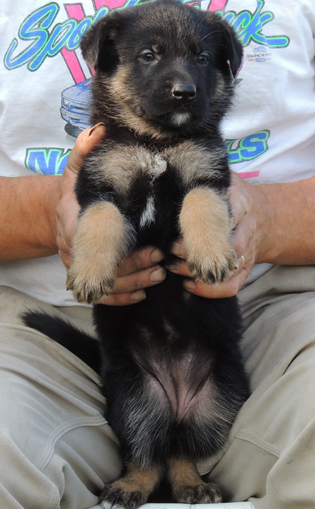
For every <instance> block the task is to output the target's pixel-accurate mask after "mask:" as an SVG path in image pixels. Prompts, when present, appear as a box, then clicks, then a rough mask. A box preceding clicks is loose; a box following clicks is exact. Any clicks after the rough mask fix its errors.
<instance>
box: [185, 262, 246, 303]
mask: <svg viewBox="0 0 315 509" xmlns="http://www.w3.org/2000/svg"><path fill="white" fill-rule="evenodd" d="M247 276H248V272H247V271H246V269H241V270H240V272H239V273H238V274H236V275H235V276H232V277H231V278H230V279H229V280H228V281H224V282H223V283H218V284H213V285H207V284H205V283H201V282H200V281H195V280H193V279H186V280H185V281H184V287H185V288H186V290H188V291H189V292H191V293H193V294H194V295H199V296H200V297H205V298H207V299H223V298H226V297H234V296H235V295H236V294H237V293H238V292H239V290H240V289H241V288H242V287H243V285H244V282H245V279H246V278H247Z"/></svg>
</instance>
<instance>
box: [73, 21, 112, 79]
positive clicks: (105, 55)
mask: <svg viewBox="0 0 315 509" xmlns="http://www.w3.org/2000/svg"><path fill="white" fill-rule="evenodd" d="M118 27H119V22H118V20H116V18H115V17H114V16H106V17H104V18H103V19H101V20H100V21H98V22H97V23H96V24H95V25H93V26H92V28H90V30H89V31H88V32H87V33H86V34H85V35H84V36H83V37H82V40H81V43H80V47H81V51H82V55H83V57H84V59H85V60H86V62H87V63H88V64H89V65H90V66H91V67H92V68H93V69H94V70H97V69H100V70H102V71H104V72H108V71H110V70H111V69H114V68H115V67H116V65H117V64H118V60H119V59H118V54H117V51H116V46H115V38H116V36H117V33H118Z"/></svg>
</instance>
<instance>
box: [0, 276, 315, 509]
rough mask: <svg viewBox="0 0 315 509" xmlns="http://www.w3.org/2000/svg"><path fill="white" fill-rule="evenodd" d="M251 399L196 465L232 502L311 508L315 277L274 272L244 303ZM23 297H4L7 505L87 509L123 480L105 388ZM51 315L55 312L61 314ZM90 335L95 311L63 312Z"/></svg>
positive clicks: (0, 298)
mask: <svg viewBox="0 0 315 509" xmlns="http://www.w3.org/2000/svg"><path fill="white" fill-rule="evenodd" d="M239 298H240V302H241V305H242V309H243V313H244V318H245V333H244V339H243V352H244V358H245V362H246V368H247V370H248V373H249V375H250V377H251V386H252V391H253V392H252V396H251V397H250V399H249V400H248V401H247V402H246V404H245V405H244V407H243V408H242V410H241V412H240V414H239V416H238V418H237V421H236V422H235V425H234V426H233V429H232V432H231V436H230V441H229V443H228V444H227V446H226V448H225V450H224V451H223V453H222V454H221V455H220V457H216V458H212V459H211V460H209V461H206V462H204V463H203V464H201V465H199V468H200V472H201V473H202V474H206V473H208V472H209V471H210V474H208V477H209V479H211V480H214V481H216V482H217V483H218V484H219V486H220V489H221V490H222V492H223V495H224V498H225V501H242V500H250V501H251V502H252V503H253V504H254V506H255V507H256V508H257V509H267V508H268V509H270V508H271V509H282V508H292V509H293V508H294V509H302V508H308V509H310V508H312V507H314V508H315V481H314V472H315V268H313V267H275V268H273V269H272V270H271V271H270V272H268V273H267V274H265V275H264V276H263V277H262V278H260V279H259V280H258V281H256V282H255V283H253V284H252V285H250V286H249V287H248V288H245V289H244V290H242V291H241V292H240V294H239ZM26 307H27V308H29V309H30V308H31V309H33V308H34V309H35V308H38V307H40V308H41V309H43V310H47V311H48V312H49V311H51V308H50V307H49V306H47V305H44V304H41V303H38V302H37V301H34V300H33V299H31V298H29V297H26V296H25V295H22V294H20V293H19V292H16V291H15V290H10V289H8V288H2V291H1V293H0V387H1V390H0V393H1V394H0V483H1V485H0V501H1V502H0V505H1V507H4V508H5V509H15V508H25V509H31V508H32V509H33V508H38V509H46V508H47V509H48V508H49V509H54V508H59V507H60V508H64V509H81V508H82V509H83V508H84V509H86V508H89V507H91V506H93V505H95V504H96V503H97V496H96V493H97V492H99V490H100V489H101V488H102V485H103V481H105V482H110V481H112V480H113V479H114V478H116V477H117V476H118V475H119V474H120V470H121V461H120V458H119V449H118V444H117V440H116V438H115V436H114V434H113V433H112V431H111V429H110V428H109V426H108V424H107V423H106V421H105V420H104V418H103V412H104V409H105V401H104V400H103V398H102V396H101V395H100V392H99V387H98V382H99V381H98V378H97V376H96V375H95V373H94V372H93V371H92V370H90V369H89V368H88V367H87V366H86V365H85V364H84V363H83V362H81V361H80V360H79V359H77V358H76V357H74V356H73V355H72V354H71V353H70V352H68V351H67V350H65V349H64V348H62V347H60V346H59V345H57V344H55V343H54V342H53V341H51V340H49V339H47V338H46V337H45V336H43V335H42V334H40V333H38V332H34V331H32V330H30V329H27V328H26V327H24V326H23V324H21V322H20V320H19V318H18V315H19V313H20V312H21V311H24V310H25V308H26ZM54 311H55V312H56V310H54ZM57 312H58V313H66V314H67V315H68V317H70V318H71V319H73V321H74V322H75V323H77V324H78V325H79V326H81V327H84V328H90V310H89V309H85V308H79V307H74V308H67V309H59V310H57Z"/></svg>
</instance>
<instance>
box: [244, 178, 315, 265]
mask: <svg viewBox="0 0 315 509" xmlns="http://www.w3.org/2000/svg"><path fill="white" fill-rule="evenodd" d="M252 196H253V203H254V212H255V214H256V217H257V218H260V220H259V221H260V224H258V231H260V235H259V237H260V241H259V244H258V245H257V253H256V257H255V263H261V262H270V263H275V264H281V265H309V264H313V263H315V235H314V232H315V177H312V178H310V179H306V180H301V181H298V182H291V183H284V184H267V185H260V186H253V187H252ZM259 207H262V209H261V210H262V213H260V212H259V210H258V208H259Z"/></svg>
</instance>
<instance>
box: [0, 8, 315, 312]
mask: <svg viewBox="0 0 315 509" xmlns="http://www.w3.org/2000/svg"><path fill="white" fill-rule="evenodd" d="M135 3H137V0H83V1H80V2H77V1H76V0H67V2H65V3H61V2H57V1H56V2H51V3H46V2H44V1H43V0H18V1H17V2H15V3H14V5H13V4H12V2H9V1H7V0H2V2H1V5H0V34H1V36H0V38H1V48H0V53H1V55H0V62H1V64H0V83H1V85H0V132H1V137H0V175H4V176H19V175H30V174H32V173H34V172H35V173H41V174H61V173H62V171H63V169H64V166H65V163H66V159H67V156H68V154H69V151H70V149H71V148H72V147H73V144H74V137H75V136H76V135H77V133H78V130H79V129H82V128H84V127H85V126H86V125H87V123H88V111H87V107H88V102H89V81H87V82H86V80H89V78H90V71H89V69H88V67H87V66H86V64H85V63H84V61H83V59H82V57H81V54H80V50H79V48H78V46H79V39H80V36H81V35H82V33H84V31H85V30H86V29H87V28H88V27H89V26H91V24H92V23H93V22H95V21H96V20H97V19H99V18H100V17H102V16H103V15H105V14H106V13H107V12H108V11H109V10H110V9H114V8H117V7H119V8H122V7H128V6H129V5H133V4H135ZM201 8H203V9H209V10H219V11H220V12H221V13H222V16H224V17H225V18H226V19H227V20H229V21H230V23H231V24H232V25H233V26H234V27H235V28H236V29H237V30H238V34H239V37H240V39H241V40H242V42H243V45H244V63H243V67H242V69H241V71H240V74H239V76H238V80H239V82H238V85H237V89H236V97H235V101H234V107H233V109H232V110H231V112H230V113H229V114H228V116H227V118H226V119H225V121H224V126H223V127H224V135H225V138H226V140H227V147H228V151H229V157H230V163H231V168H232V169H233V170H234V171H237V172H239V173H240V174H241V175H242V176H243V178H246V179H247V180H248V181H249V182H251V183H253V184H256V183H272V182H281V181H285V182H289V181H294V180H299V179H304V178H307V177H310V176H312V175H314V174H315V78H314V72H315V68H314V34H315V2H314V0H299V2H287V0H265V1H263V0H244V1H242V0H212V1H209V0H201ZM12 213H14V211H13V210H12ZM0 249H1V247H0ZM265 270H267V267H266V266H265V265H263V266H257V267H256V268H254V269H253V271H252V272H253V274H252V275H251V276H250V278H251V279H253V278H255V277H257V276H258V275H259V273H262V272H264V271H265ZM65 280H66V271H65V269H64V267H63V264H62V262H61V260H60V259H59V257H58V256H57V255H56V256H51V257H47V258H41V259H34V260H22V261H17V262H12V263H5V264H2V265H0V284H4V285H8V286H11V287H13V288H17V289H19V290H21V291H23V292H25V293H27V294H29V295H32V296H34V297H36V298H38V299H40V300H42V301H44V302H49V303H51V304H53V305H59V306H62V305H71V304H73V303H74V300H73V297H72V294H71V292H66V290H65Z"/></svg>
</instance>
